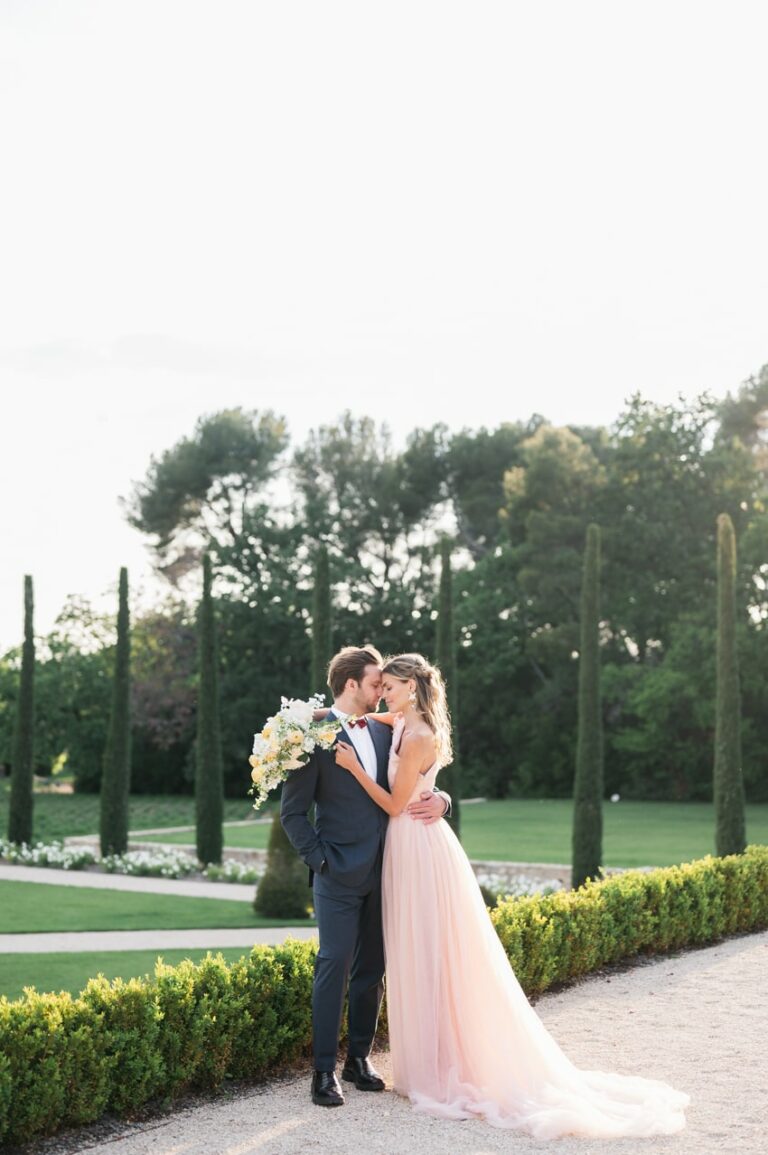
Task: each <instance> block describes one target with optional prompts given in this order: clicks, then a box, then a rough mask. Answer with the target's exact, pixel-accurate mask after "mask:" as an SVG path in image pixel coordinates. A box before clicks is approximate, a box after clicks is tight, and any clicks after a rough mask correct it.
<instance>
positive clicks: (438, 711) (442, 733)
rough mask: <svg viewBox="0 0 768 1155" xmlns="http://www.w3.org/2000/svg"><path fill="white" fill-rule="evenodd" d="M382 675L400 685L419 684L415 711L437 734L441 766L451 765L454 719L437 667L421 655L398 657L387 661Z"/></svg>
mask: <svg viewBox="0 0 768 1155" xmlns="http://www.w3.org/2000/svg"><path fill="white" fill-rule="evenodd" d="M382 674H389V675H390V677H392V678H396V679H397V681H398V682H411V681H412V682H415V683H416V703H415V706H414V709H415V710H417V711H418V713H419V714H421V716H422V718H423V719H424V721H425V722H426V723H427V725H428V726H429V728H430V730H431V731H432V733H433V734H434V735H435V740H436V745H437V762H438V765H439V766H447V765H448V763H449V762H450V761H451V760H452V758H453V748H452V746H451V719H450V715H449V713H448V702H447V700H446V696H445V682H444V681H443V676H442V674H441V673H440V671H439V670H438V668H437V666H431V665H430V664H429V662H428V661H427V659H426V658H423V657H422V656H421V654H397V656H396V657H394V658H387V660H386V662H385V663H384V668H383V670H382Z"/></svg>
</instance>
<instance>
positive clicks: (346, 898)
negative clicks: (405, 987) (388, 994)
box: [312, 852, 384, 1071]
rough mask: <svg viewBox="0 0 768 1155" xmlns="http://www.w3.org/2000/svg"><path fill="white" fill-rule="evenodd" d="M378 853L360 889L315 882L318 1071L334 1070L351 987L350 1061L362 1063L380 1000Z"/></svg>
mask: <svg viewBox="0 0 768 1155" xmlns="http://www.w3.org/2000/svg"><path fill="white" fill-rule="evenodd" d="M381 862H382V857H381V852H379V855H378V859H377V861H376V864H375V867H374V869H373V871H372V872H371V875H370V877H369V878H368V880H367V881H366V882H365V883H364V884H363V885H362V886H355V887H346V886H343V885H342V884H341V883H339V882H335V881H334V880H333V879H332V878H330V877H329V876H328V874H327V873H323V874H322V875H318V874H316V875H315V877H314V880H313V884H312V885H313V891H314V903H315V916H316V918H317V928H318V932H319V936H320V947H319V950H318V952H317V957H316V959H315V978H314V983H313V986H312V1050H313V1054H314V1062H315V1070H316V1071H333V1070H335V1069H336V1053H337V1051H338V1049H339V1032H340V1030H341V1018H342V1014H343V1010H344V996H345V994H346V993H347V984H349V1043H348V1047H347V1050H348V1054H349V1055H350V1056H351V1057H352V1058H361V1059H362V1058H366V1057H367V1055H368V1054H369V1053H370V1050H371V1046H372V1044H373V1037H374V1035H375V1034H376V1023H377V1020H378V1017H379V1008H380V1006H381V1000H382V996H383V994H384V981H383V980H384V938H383V931H382V925H381Z"/></svg>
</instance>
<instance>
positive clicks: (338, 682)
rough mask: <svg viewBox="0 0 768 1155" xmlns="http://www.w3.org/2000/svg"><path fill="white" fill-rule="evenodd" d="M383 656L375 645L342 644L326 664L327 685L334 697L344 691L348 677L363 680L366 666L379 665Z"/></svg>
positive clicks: (358, 680)
mask: <svg viewBox="0 0 768 1155" xmlns="http://www.w3.org/2000/svg"><path fill="white" fill-rule="evenodd" d="M382 663H383V658H382V656H381V654H380V653H379V651H378V650H377V649H376V647H375V646H344V648H343V649H342V650H339V652H338V654H334V656H333V657H332V658H331V662H330V665H329V666H328V685H329V686H330V687H331V693H332V694H333V696H334V698H338V697H339V696H340V695H341V694H343V693H344V687H345V686H346V684H347V681H348V680H349V678H353V679H354V680H355V681H356V682H361V681H362V680H363V675H364V674H365V671H366V668H367V667H368V666H380V665H382Z"/></svg>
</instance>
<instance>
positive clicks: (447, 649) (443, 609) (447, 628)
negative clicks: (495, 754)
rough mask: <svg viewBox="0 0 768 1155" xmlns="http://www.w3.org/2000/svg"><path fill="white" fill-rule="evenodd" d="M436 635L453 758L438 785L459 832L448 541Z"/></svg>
mask: <svg viewBox="0 0 768 1155" xmlns="http://www.w3.org/2000/svg"><path fill="white" fill-rule="evenodd" d="M437 606H438V608H437V638H436V645H435V651H436V654H437V665H438V667H439V669H440V671H441V673H442V675H443V678H444V680H445V687H446V695H447V698H448V709H449V711H450V714H451V719H452V723H453V725H452V729H453V734H452V742H453V762H451V763H450V765H448V766H446V767H444V769H443V771H442V776H441V783H440V785H441V786H442V787H443V788H444V789H445V790H446V791H447V792H448V793H449V794H450V795H451V799H452V805H451V813H450V815H449V816H448V822H449V823H450V825H451V827H452V828H453V832H454V834H455V835H456V836H457V837H460V832H461V772H460V768H459V767H460V761H459V730H458V720H459V711H458V705H457V703H458V679H457V671H456V638H455V634H454V626H453V584H452V581H451V543H450V541H449V539H448V538H445V537H444V538H443V539H442V541H441V542H440V596H439V599H438V603H437Z"/></svg>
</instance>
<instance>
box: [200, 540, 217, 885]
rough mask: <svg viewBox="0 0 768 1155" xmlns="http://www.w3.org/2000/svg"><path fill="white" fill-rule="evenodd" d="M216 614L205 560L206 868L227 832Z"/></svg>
mask: <svg viewBox="0 0 768 1155" xmlns="http://www.w3.org/2000/svg"><path fill="white" fill-rule="evenodd" d="M217 649H218V647H217V644H216V615H215V611H214V605H213V596H212V594H211V560H210V558H209V556H208V554H206V555H205V556H204V558H203V600H202V602H201V604H200V612H199V618H198V661H199V666H198V669H199V682H198V699H197V745H196V765H195V809H196V814H197V857H198V859H199V860H200V862H202V863H205V864H206V865H207V864H208V863H209V862H221V856H222V849H223V842H224V833H223V820H224V783H223V771H222V763H221V732H220V722H219V671H218V655H217Z"/></svg>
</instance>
